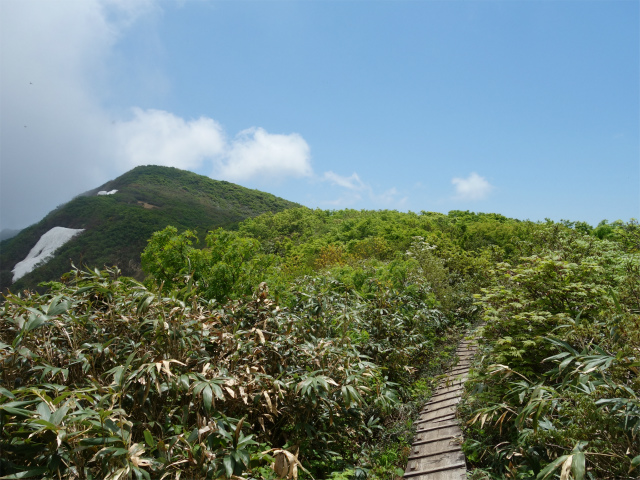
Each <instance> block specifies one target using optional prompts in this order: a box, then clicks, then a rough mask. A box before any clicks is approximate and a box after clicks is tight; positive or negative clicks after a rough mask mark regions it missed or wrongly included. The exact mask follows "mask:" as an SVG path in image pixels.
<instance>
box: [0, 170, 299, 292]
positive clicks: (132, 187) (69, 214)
mask: <svg viewBox="0 0 640 480" xmlns="http://www.w3.org/2000/svg"><path fill="white" fill-rule="evenodd" d="M112 190H117V193H115V194H113V195H98V192H99V191H112ZM297 206H299V205H298V204H296V203H293V202H289V201H287V200H284V199H282V198H278V197H276V196H274V195H271V194H268V193H264V192H260V191H258V190H250V189H247V188H244V187H241V186H239V185H235V184H233V183H229V182H223V181H217V180H212V179H210V178H208V177H204V176H202V175H197V174H195V173H191V172H187V171H184V170H179V169H177V168H172V167H158V166H143V167H136V168H134V169H133V170H131V171H129V172H127V173H125V174H124V175H122V176H120V177H118V178H116V179H115V180H112V181H110V182H107V183H105V184H104V185H102V186H100V187H99V188H96V189H95V190H91V191H89V192H86V193H84V194H82V195H80V196H78V197H76V198H74V199H73V200H72V201H70V202H69V203H67V204H65V205H62V206H61V207H58V208H57V209H56V210H54V211H52V212H51V213H49V214H48V215H47V216H46V217H45V218H43V219H42V220H41V221H40V222H38V223H37V224H34V225H32V226H30V227H28V228H26V229H24V230H23V231H22V232H20V234H18V235H17V236H15V237H13V238H11V239H8V240H5V241H3V242H1V243H0V288H1V289H2V290H5V289H6V288H8V287H9V286H10V287H11V290H12V291H18V290H20V289H23V288H33V287H34V286H36V285H37V284H38V283H39V282H42V281H49V280H56V279H58V278H59V277H60V275H62V274H63V273H64V272H66V271H68V270H69V269H70V262H71V261H73V262H74V263H75V264H76V265H77V266H80V265H82V264H86V265H89V266H92V267H93V266H95V267H100V268H101V267H102V266H104V265H118V266H119V267H120V268H121V269H122V271H123V273H124V274H125V275H130V276H134V277H138V278H139V277H140V275H141V271H140V253H141V252H142V250H143V249H144V247H145V246H146V243H147V240H148V239H149V237H150V236H151V234H152V233H153V232H155V231H157V230H160V229H162V228H164V227H166V226H167V225H173V226H175V227H177V228H178V229H179V230H184V229H192V230H197V231H198V233H199V234H200V235H204V234H205V233H206V232H207V231H209V230H211V229H214V228H217V227H224V228H231V229H233V228H235V227H236V225H237V224H238V223H239V222H240V221H242V220H244V219H246V218H249V217H254V216H256V215H259V214H261V213H265V212H278V211H281V210H284V209H287V208H291V207H297ZM56 226H61V227H67V228H82V229H85V231H84V232H82V233H81V234H80V235H78V236H77V237H75V238H74V239H73V240H71V241H70V242H68V243H67V244H65V245H63V246H62V247H61V248H60V249H59V250H58V251H57V252H56V255H55V257H54V258H53V259H51V260H50V261H49V262H47V263H46V264H44V265H42V266H40V267H38V268H36V269H35V270H34V271H33V272H31V273H29V274H27V275H25V276H24V277H22V278H21V279H19V280H18V281H17V282H15V283H14V284H12V278H13V274H12V273H11V270H12V269H13V268H14V266H15V265H16V263H18V262H20V261H21V260H23V259H24V258H25V257H26V256H27V255H28V254H29V251H30V250H31V248H32V247H33V246H34V245H35V244H36V243H37V241H38V240H39V239H40V237H41V236H42V235H43V234H44V233H46V232H47V231H49V230H50V229H51V228H53V227H56Z"/></svg>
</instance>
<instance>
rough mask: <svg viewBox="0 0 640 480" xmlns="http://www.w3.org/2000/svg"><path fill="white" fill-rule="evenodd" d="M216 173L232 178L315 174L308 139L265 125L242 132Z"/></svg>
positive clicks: (297, 176) (274, 178)
mask: <svg viewBox="0 0 640 480" xmlns="http://www.w3.org/2000/svg"><path fill="white" fill-rule="evenodd" d="M214 174H215V175H216V176H217V177H218V176H219V177H220V178H223V179H225V180H231V181H239V180H248V179H254V178H266V179H270V180H278V179H282V178H284V177H296V178H299V177H310V176H311V175H313V169H312V167H311V154H310V149H309V145H308V144H307V142H306V141H305V140H304V138H302V137H301V136H300V135H298V134H297V133H291V134H289V135H281V134H273V133H268V132H266V131H265V130H264V129H262V128H249V129H247V130H244V131H242V132H240V133H239V134H238V135H237V136H236V138H235V139H234V140H233V141H232V142H231V143H230V145H229V147H228V149H227V153H226V155H225V156H224V158H222V160H221V161H220V162H219V163H218V164H217V165H216V166H215V168H214Z"/></svg>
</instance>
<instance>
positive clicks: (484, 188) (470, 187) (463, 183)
mask: <svg viewBox="0 0 640 480" xmlns="http://www.w3.org/2000/svg"><path fill="white" fill-rule="evenodd" d="M451 183H452V184H453V185H455V188H456V197H457V198H459V199H460V200H482V199H485V198H487V197H488V196H489V194H490V193H491V190H493V188H494V187H493V185H491V184H490V183H489V182H488V181H487V180H486V179H485V178H484V177H481V176H480V175H478V174H477V173H475V172H473V173H471V175H469V176H468V177H467V178H458V177H455V178H453V179H452V180H451Z"/></svg>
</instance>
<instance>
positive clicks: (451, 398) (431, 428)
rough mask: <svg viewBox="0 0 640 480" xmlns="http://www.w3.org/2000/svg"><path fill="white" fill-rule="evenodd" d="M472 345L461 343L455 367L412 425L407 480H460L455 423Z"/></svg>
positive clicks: (461, 470) (461, 468)
mask: <svg viewBox="0 0 640 480" xmlns="http://www.w3.org/2000/svg"><path fill="white" fill-rule="evenodd" d="M476 348H477V346H476V343H475V341H469V340H464V341H462V342H461V343H460V345H458V349H457V350H456V353H457V355H458V358H459V361H458V364H457V365H455V366H454V367H451V369H450V370H449V371H448V372H447V375H446V376H445V378H443V379H442V380H441V382H440V384H439V385H438V388H437V389H436V391H435V392H434V394H433V396H432V397H431V399H430V400H429V402H428V403H427V404H426V405H425V407H424V408H423V410H422V412H420V416H419V417H418V420H417V421H416V424H417V427H418V429H417V431H416V436H415V438H414V439H413V445H412V446H411V453H410V454H409V462H408V464H407V470H406V472H405V474H404V478H409V479H411V480H462V479H465V478H467V465H466V462H465V458H464V454H463V453H462V449H461V448H460V444H461V443H462V431H461V430H460V427H459V426H458V421H457V419H456V404H457V403H458V402H459V401H460V396H461V394H462V391H463V388H464V387H463V384H464V382H465V380H466V378H467V375H468V373H469V365H470V364H471V360H472V358H473V356H474V355H475V352H476Z"/></svg>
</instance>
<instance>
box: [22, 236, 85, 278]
mask: <svg viewBox="0 0 640 480" xmlns="http://www.w3.org/2000/svg"><path fill="white" fill-rule="evenodd" d="M80 232H84V229H83V228H81V229H73V228H65V227H53V228H52V229H51V230H49V231H48V232H47V233H45V234H44V235H42V236H41V237H40V240H38V243H36V245H35V247H33V248H32V249H31V251H30V252H29V255H27V258H25V259H24V260H22V261H21V262H19V263H17V264H16V266H15V267H14V268H13V270H11V272H12V273H13V281H14V282H15V281H16V280H18V279H19V278H22V277H24V276H25V275H26V274H27V273H29V272H31V271H33V269H35V268H36V267H39V266H40V265H43V264H45V263H47V262H48V261H49V260H51V258H52V257H53V254H54V253H55V251H56V250H57V249H59V248H60V247H61V246H62V245H64V244H65V243H67V242H68V241H69V240H71V239H72V238H73V237H75V236H76V235H78V234H79V233H80Z"/></svg>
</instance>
